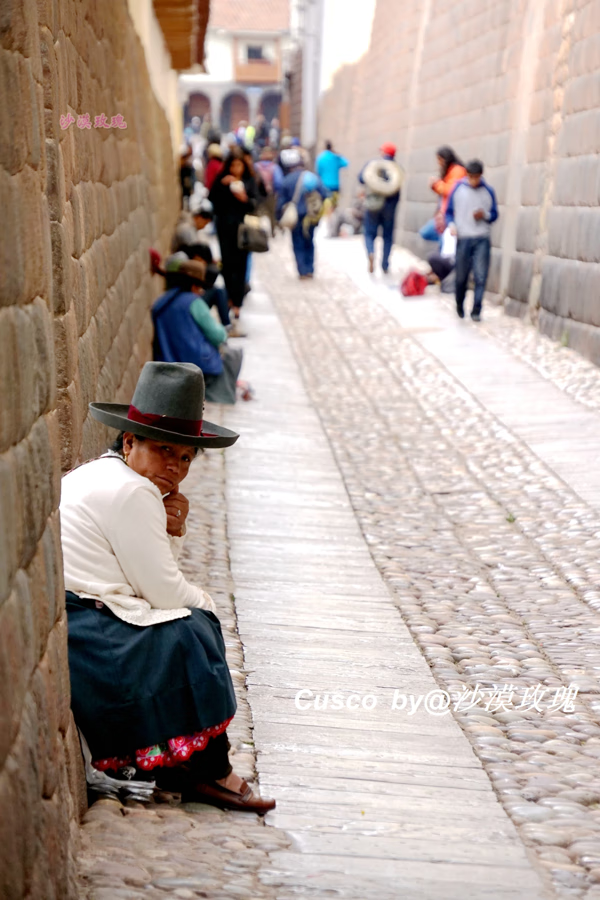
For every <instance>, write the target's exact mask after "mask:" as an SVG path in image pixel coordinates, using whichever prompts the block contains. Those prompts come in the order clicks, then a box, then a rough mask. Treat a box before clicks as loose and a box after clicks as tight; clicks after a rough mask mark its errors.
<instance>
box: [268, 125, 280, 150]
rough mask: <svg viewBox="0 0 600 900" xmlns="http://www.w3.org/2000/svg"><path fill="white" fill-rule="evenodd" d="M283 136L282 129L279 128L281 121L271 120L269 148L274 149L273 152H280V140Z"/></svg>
mask: <svg viewBox="0 0 600 900" xmlns="http://www.w3.org/2000/svg"><path fill="white" fill-rule="evenodd" d="M280 136H281V129H280V127H279V119H272V120H271V127H270V128H269V146H270V147H272V148H273V150H279V138H280Z"/></svg>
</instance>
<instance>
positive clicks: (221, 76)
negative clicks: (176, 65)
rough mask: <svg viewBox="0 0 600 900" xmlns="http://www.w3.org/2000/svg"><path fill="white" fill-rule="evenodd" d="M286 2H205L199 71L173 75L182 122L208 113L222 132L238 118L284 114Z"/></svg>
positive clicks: (288, 41)
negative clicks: (207, 9) (206, 15)
mask: <svg viewBox="0 0 600 900" xmlns="http://www.w3.org/2000/svg"><path fill="white" fill-rule="evenodd" d="M290 5H291V4H290V0H211V4H210V19H209V22H208V29H207V32H206V41H205V62H204V72H203V73H199V72H194V71H189V72H186V73H184V74H182V75H181V76H180V78H179V99H180V101H181V103H182V104H183V108H184V119H185V123H186V124H188V123H189V122H190V121H191V118H192V116H204V115H205V114H206V113H210V115H211V119H212V121H213V122H214V123H215V124H216V125H218V126H219V127H220V128H221V130H222V131H223V132H224V133H226V132H229V131H233V130H235V129H236V128H237V126H238V125H239V123H240V122H241V121H242V120H246V121H248V122H254V121H255V119H256V116H257V115H258V114H259V113H262V114H263V115H264V116H265V117H266V119H267V121H269V122H270V121H271V120H272V119H273V118H275V117H278V118H280V119H282V121H283V124H284V125H285V124H286V122H287V118H288V110H287V103H286V82H285V74H286V71H287V69H288V60H289V57H290V53H291V51H292V36H291V31H290Z"/></svg>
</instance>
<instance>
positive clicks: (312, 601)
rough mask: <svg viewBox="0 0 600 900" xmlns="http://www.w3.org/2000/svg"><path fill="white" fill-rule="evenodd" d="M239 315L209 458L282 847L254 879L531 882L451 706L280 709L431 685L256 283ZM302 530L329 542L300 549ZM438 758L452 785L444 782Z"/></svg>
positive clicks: (354, 891) (412, 891) (399, 887)
mask: <svg viewBox="0 0 600 900" xmlns="http://www.w3.org/2000/svg"><path fill="white" fill-rule="evenodd" d="M245 316H246V319H245V324H246V326H247V328H248V330H249V333H250V339H249V340H248V341H247V342H246V343H245V344H244V349H245V367H244V377H247V378H248V379H249V380H250V381H251V382H252V384H253V386H254V387H255V389H256V394H257V399H256V401H255V402H253V403H251V404H247V405H239V404H238V405H237V406H236V407H235V408H233V409H228V410H227V411H226V413H225V422H226V424H227V425H228V426H229V427H231V428H234V429H236V430H239V431H240V434H241V435H242V437H241V438H240V440H239V441H238V443H237V445H236V449H235V452H234V453H231V454H229V455H228V456H227V492H228V495H227V496H228V534H229V541H230V558H231V567H232V574H233V578H234V581H235V604H236V613H237V619H238V628H239V632H240V636H241V639H242V643H243V645H244V658H245V663H244V666H245V670H246V672H247V673H248V681H247V683H248V696H249V701H250V705H251V708H252V710H253V715H254V742H255V747H256V750H257V770H258V773H259V777H260V780H261V786H262V789H263V790H266V789H268V790H269V791H272V793H273V795H274V796H276V797H277V800H278V808H277V810H276V811H275V812H274V813H270V814H269V815H268V816H267V824H272V825H273V826H276V827H277V826H278V827H280V828H284V829H285V831H286V832H287V833H288V834H289V835H290V836H291V838H292V839H293V841H294V852H293V853H286V852H283V853H274V854H273V855H272V858H273V859H274V861H275V862H276V864H277V869H276V871H274V872H273V873H272V874H269V872H268V871H265V870H263V871H262V874H261V879H262V881H263V883H265V884H267V883H277V884H279V886H280V887H279V890H280V892H281V893H280V894H279V895H278V896H280V897H281V900H283V898H285V897H288V896H289V897H292V896H294V897H296V896H299V895H301V893H302V891H301V889H299V888H298V883H299V881H300V882H301V883H302V884H303V885H304V886H305V890H306V891H307V892H308V891H309V890H310V891H311V892H315V894H316V896H327V895H328V894H329V892H331V894H332V895H336V896H342V897H347V898H357V900H358V898H360V900H367V898H369V897H378V898H390V900H391V898H397V897H399V896H410V897H411V898H414V900H425V898H430V897H431V898H434V897H435V898H436V900H440V898H442V897H443V898H448V900H452V898H454V897H461V898H467V897H468V898H474V900H479V898H487V897H490V898H491V897H500V896H502V897H503V898H507V897H514V898H517V897H518V898H528V900H533V898H536V897H543V896H549V895H548V894H546V893H545V890H544V885H543V880H542V878H541V876H540V874H539V873H538V872H537V870H536V869H535V868H534V867H533V866H532V864H531V861H530V859H529V857H528V855H527V853H526V851H525V848H524V846H523V844H522V842H521V840H520V838H519V837H518V835H517V833H516V831H515V829H514V826H513V824H512V822H511V821H510V819H509V818H508V817H507V815H506V814H505V812H504V810H503V808H502V807H501V805H500V804H499V803H498V800H497V797H496V795H495V794H494V792H493V790H492V788H491V785H490V783H489V780H488V778H487V776H486V775H485V773H484V771H483V768H482V767H481V766H480V763H479V762H478V760H477V758H476V757H475V756H474V754H473V750H472V747H471V744H470V743H469V741H468V740H467V738H466V737H465V735H464V734H463V732H462V731H461V730H460V728H459V727H458V726H457V724H456V722H455V721H454V719H453V718H452V717H450V716H446V717H441V718H436V717H434V716H428V715H427V714H424V715H423V716H421V717H420V718H419V720H418V721H408V720H407V719H406V718H405V719H402V718H400V717H399V716H398V715H397V714H392V713H391V711H389V710H384V709H383V708H378V709H375V710H373V716H370V715H369V714H368V713H367V712H366V711H365V710H358V711H354V710H344V711H343V712H342V713H339V712H338V713H336V714H335V715H333V714H332V713H330V712H327V711H324V712H318V711H315V710H310V711H301V710H298V709H296V707H295V705H294V695H295V690H294V688H295V689H296V691H297V690H299V689H301V688H308V689H315V690H318V689H320V687H321V686H325V685H326V686H327V687H328V689H329V691H330V692H334V691H342V692H345V693H346V694H347V693H348V692H349V690H350V692H351V691H352V690H353V685H355V684H356V685H361V687H362V686H363V685H364V688H362V690H363V691H364V692H366V691H369V692H373V693H375V692H376V689H377V685H380V686H381V685H386V684H387V685H388V686H389V688H390V690H391V689H392V688H393V687H403V688H406V689H407V690H410V692H412V693H415V694H417V693H419V694H420V693H423V694H427V693H428V692H430V691H433V690H435V689H437V684H436V682H435V681H434V679H433V677H432V675H431V672H430V669H429V667H428V665H427V663H426V661H425V660H424V658H423V656H422V655H421V653H420V651H419V650H418V649H417V647H416V646H415V644H414V642H413V640H412V638H411V635H410V633H409V632H408V630H407V629H406V626H405V625H404V623H403V622H402V619H401V617H400V616H399V615H398V614H397V612H396V610H395V607H394V604H393V602H392V598H391V596H390V594H389V591H388V589H387V588H386V586H385V584H384V582H383V581H382V579H381V576H380V574H379V572H378V570H377V567H376V566H375V564H374V563H373V562H372V560H371V559H370V557H369V556H368V555H367V553H366V549H367V544H366V543H365V541H364V538H363V536H362V535H361V533H360V531H359V528H358V525H357V523H356V519H355V516H354V512H353V508H352V503H351V501H350V499H349V497H348V494H347V491H346V488H345V486H344V483H343V481H342V479H341V476H340V473H339V470H338V467H337V465H336V463H335V461H334V458H333V456H332V453H331V450H330V447H329V445H328V442H327V439H326V437H325V434H324V432H323V427H322V423H321V422H320V420H319V417H318V416H317V414H316V412H315V410H314V408H313V406H312V404H311V403H310V401H309V399H308V397H307V395H306V393H305V391H304V389H303V386H302V382H301V379H300V374H299V371H298V369H297V367H296V365H295V362H294V361H293V359H292V357H291V351H290V347H289V345H288V343H287V341H286V338H285V335H284V333H283V330H282V328H281V325H280V324H279V322H278V320H277V317H276V316H275V315H274V312H273V309H272V306H271V302H270V299H269V297H268V295H267V294H266V293H259V292H256V291H255V292H253V295H252V298H251V302H250V303H249V304H248V312H247V313H245ZM290 398H291V400H292V402H290ZM298 423H301V426H302V427H301V428H298ZM280 460H281V461H282V471H284V470H285V471H287V472H293V477H294V485H293V491H286V490H285V478H282V477H281V474H280V472H279V471H278V470H279V462H280ZM290 461H292V462H293V465H290ZM255 472H256V475H255ZM270 472H272V477H271V478H270V476H269V473H270ZM315 474H316V475H317V480H316V481H315ZM323 482H324V483H326V484H327V490H326V491H320V490H318V489H317V490H315V486H317V485H319V484H321V483H323ZM312 523H314V526H315V528H316V529H317V532H316V533H315V534H314V535H312V534H311V528H310V526H311V524H312ZM319 532H320V533H321V534H323V533H324V534H326V535H328V538H329V540H328V541H327V542H326V543H325V544H321V546H320V547H319V550H318V551H317V552H315V550H316V548H315V541H317V542H319V543H320V541H321V537H320V536H319ZM249 537H250V538H251V539H250V540H249V539H248V538H249ZM290 537H293V541H292V540H289V538H290ZM274 538H275V540H274ZM348 544H349V545H350V547H351V548H352V549H353V550H355V559H354V561H353V562H352V563H350V562H349V559H348V549H347V548H348ZM354 563H357V564H354ZM374 601H375V602H374ZM271 604H272V605H271ZM382 663H384V665H382ZM357 690H358V688H357ZM294 760H297V764H296V765H295V764H294ZM336 761H339V763H340V767H339V771H338V772H337V777H336V775H335V774H334V773H335V772H336V768H335V764H336ZM414 767H420V768H419V783H418V784H417V783H414V784H411V783H410V781H411V773H414V772H415V768H414ZM453 770H455V771H456V773H457V774H456V783H457V784H461V783H464V781H465V780H468V784H469V789H468V790H464V789H461V788H460V787H457V788H456V789H455V790H452V788H451V787H450V786H449V784H448V782H449V781H452V776H451V774H450V773H451V772H452V771H453ZM471 775H472V777H470V776H471ZM350 779H351V780H350ZM445 788H447V790H448V791H449V792H450V793H449V794H448V793H447V792H446V790H445ZM390 828H393V829H398V830H397V831H396V830H394V831H393V832H392V836H391V837H390V832H389V829H390ZM394 835H396V836H395V837H394ZM469 836H470V838H469ZM473 842H476V844H477V847H479V846H481V847H482V848H485V850H484V851H483V853H484V856H483V857H481V856H480V854H479V853H478V852H475V850H474V849H473ZM490 867H492V869H493V870H494V871H497V877H498V886H497V887H494V886H492V885H491V884H490V881H491V880H492V881H493V878H492V879H491V877H490ZM500 881H501V884H502V886H501V887H500ZM286 891H289V893H286Z"/></svg>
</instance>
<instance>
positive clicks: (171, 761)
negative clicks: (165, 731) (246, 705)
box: [92, 719, 231, 772]
mask: <svg viewBox="0 0 600 900" xmlns="http://www.w3.org/2000/svg"><path fill="white" fill-rule="evenodd" d="M230 722H231V719H228V720H227V721H226V722H222V723H221V725H214V726H213V727H212V728H205V729H204V731H198V732H197V733H196V734H188V735H185V736H184V737H176V738H170V739H169V740H168V741H166V742H165V743H163V744H154V746H153V747H144V748H143V749H142V750H136V751H135V753H134V754H133V755H131V756H112V757H108V758H107V759H94V760H92V765H93V766H94V768H95V769H99V771H100V772H108V771H113V772H118V770H119V769H122V768H123V767H124V766H135V767H136V768H137V769H143V770H144V771H145V772H151V771H152V769H156V768H159V767H160V768H166V769H171V768H173V766H180V765H182V763H185V762H187V761H188V760H189V759H190V757H191V756H192V753H200V752H202V751H203V750H206V748H207V746H208V742H209V740H210V739H211V738H215V737H218V736H219V735H220V734H224V733H225V731H226V729H227V726H228V725H229V723H230Z"/></svg>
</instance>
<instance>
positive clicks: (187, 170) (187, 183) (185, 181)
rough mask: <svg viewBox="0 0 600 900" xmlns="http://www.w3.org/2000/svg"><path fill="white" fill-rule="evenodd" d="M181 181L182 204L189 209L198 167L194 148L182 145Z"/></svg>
mask: <svg viewBox="0 0 600 900" xmlns="http://www.w3.org/2000/svg"><path fill="white" fill-rule="evenodd" d="M179 183H180V185H181V206H182V208H183V209H189V205H190V197H191V196H192V194H193V193H194V185H195V184H196V169H195V168H194V163H193V154H192V148H191V147H188V146H187V145H186V146H185V147H182V149H181V155H180V157H179Z"/></svg>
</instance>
